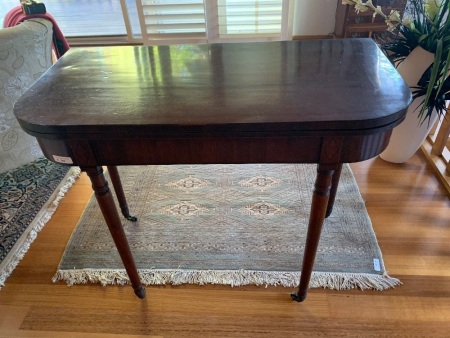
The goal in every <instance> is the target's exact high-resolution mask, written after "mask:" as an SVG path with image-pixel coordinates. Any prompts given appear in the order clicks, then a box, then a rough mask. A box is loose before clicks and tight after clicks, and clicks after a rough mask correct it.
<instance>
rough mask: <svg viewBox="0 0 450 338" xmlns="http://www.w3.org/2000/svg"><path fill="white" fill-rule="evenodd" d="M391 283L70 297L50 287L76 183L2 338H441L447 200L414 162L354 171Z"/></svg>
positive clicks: (7, 310)
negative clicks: (298, 298)
mask: <svg viewBox="0 0 450 338" xmlns="http://www.w3.org/2000/svg"><path fill="white" fill-rule="evenodd" d="M351 167H352V169H353V172H354V174H355V177H356V180H357V182H358V185H359V187H360V190H361V194H362V196H363V198H364V200H365V201H366V205H367V209H368V212H369V215H370V217H371V219H372V222H373V226H374V230H375V232H376V234H377V237H378V240H379V244H380V247H381V250H382V252H383V257H384V260H385V264H386V266H387V269H388V272H389V274H390V275H392V276H395V277H398V278H400V279H401V281H402V282H403V285H402V286H400V287H397V288H395V289H391V290H387V291H383V292H376V291H360V290H352V291H332V290H323V289H312V290H311V291H310V293H309V296H308V298H307V299H306V301H305V302H304V303H295V302H292V301H291V300H290V297H289V293H290V292H291V291H292V290H291V289H288V288H282V287H268V288H264V287H253V286H248V287H239V288H230V287H226V286H211V285H208V286H192V285H188V286H178V287H171V286H165V287H147V298H146V299H144V300H139V299H137V298H136V297H135V296H134V294H133V292H132V289H131V287H130V286H126V287H101V286H99V285H80V286H73V287H70V288H69V287H67V286H66V285H65V284H63V283H62V282H61V283H56V284H53V283H52V282H51V278H52V276H53V274H54V272H55V270H56V267H57V265H58V263H59V260H60V258H61V255H62V253H63V251H64V247H65V245H66V243H67V241H68V239H69V237H70V235H71V232H72V229H73V228H74V227H75V225H76V223H77V221H78V218H79V216H80V214H81V212H82V211H83V209H84V206H85V204H86V202H87V200H88V199H89V197H90V196H91V188H90V183H89V180H88V179H87V177H86V176H84V175H83V176H82V177H81V178H79V179H78V181H77V183H76V184H75V185H74V186H73V187H72V189H71V190H70V191H69V193H68V194H67V195H66V197H65V198H64V200H63V201H62V202H61V204H60V206H59V208H58V210H57V212H56V213H55V214H54V216H53V218H52V219H51V221H50V222H49V223H48V224H47V225H46V227H45V228H44V229H43V230H42V231H41V233H40V234H39V236H38V238H37V239H36V240H35V242H34V243H33V244H32V246H31V248H30V250H29V252H28V253H27V255H26V256H25V258H24V259H23V260H22V262H21V263H20V265H19V266H18V267H17V268H16V270H15V271H14V272H13V274H12V275H11V276H10V278H9V279H8V280H7V283H6V286H5V287H4V288H3V289H2V290H1V291H0V337H69V336H70V337H85V336H89V337H116V336H124V335H126V336H128V337H133V336H136V337H138V336H142V337H143V336H146V337H148V336H150V337H224V336H231V337H294V336H295V337H317V336H333V337H334V336H363V337H374V336H386V337H393V336H395V337H448V336H449V332H450V331H449V328H450V326H449V322H450V200H449V197H448V196H447V195H446V193H445V191H444V190H443V189H442V188H441V187H440V185H439V183H438V181H437V179H436V178H435V177H434V176H433V172H432V169H431V168H430V167H429V165H428V164H426V163H425V160H424V158H423V155H422V154H421V153H418V154H416V155H415V156H414V157H413V158H412V159H411V160H410V161H409V162H408V163H406V164H403V165H394V164H389V163H386V162H384V161H383V160H381V159H379V158H376V159H373V160H369V161H366V162H362V163H358V164H352V165H351Z"/></svg>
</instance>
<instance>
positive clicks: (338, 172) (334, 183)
mask: <svg viewBox="0 0 450 338" xmlns="http://www.w3.org/2000/svg"><path fill="white" fill-rule="evenodd" d="M341 171H342V163H340V164H339V165H338V167H337V169H336V170H335V171H334V174H333V178H332V180H331V190H330V198H329V199H328V207H327V213H326V214H325V218H327V217H328V216H330V215H331V213H332V211H333V206H334V200H335V198H336V192H337V189H338V186H339V179H340V178H341Z"/></svg>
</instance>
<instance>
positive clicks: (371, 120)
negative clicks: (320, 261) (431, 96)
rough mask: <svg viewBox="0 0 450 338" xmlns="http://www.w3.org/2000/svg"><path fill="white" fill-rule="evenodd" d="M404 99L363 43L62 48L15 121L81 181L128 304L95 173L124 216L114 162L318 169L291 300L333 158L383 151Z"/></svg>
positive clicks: (108, 208) (405, 92)
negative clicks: (85, 180)
mask: <svg viewBox="0 0 450 338" xmlns="http://www.w3.org/2000/svg"><path fill="white" fill-rule="evenodd" d="M410 101H411V92H410V90H409V88H408V86H407V85H406V84H405V83H404V82H403V80H402V78H401V77H400V76H399V75H398V73H397V72H396V70H395V69H394V68H393V66H392V65H391V64H390V63H389V61H388V60H387V59H386V58H385V56H384V55H383V53H382V52H381V51H380V50H379V48H378V47H377V46H376V44H375V43H374V42H373V41H372V40H370V39H341V40H306V41H285V42H264V43H261V42H260V43H240V44H239V43H230V44H205V45H172V46H137V47H132V46H127V47H99V48H93V47H90V48H72V49H71V50H70V51H69V52H68V53H67V54H66V55H64V57H62V58H61V59H60V60H58V62H57V63H56V64H55V65H54V66H53V67H51V68H50V70H48V71H47V72H46V73H45V74H44V75H43V76H42V77H41V78H40V79H39V80H37V81H36V82H35V83H34V84H33V85H32V86H31V88H29V89H28V90H27V91H26V93H25V94H24V95H23V96H22V97H21V98H20V99H19V100H18V102H17V103H16V105H15V108H14V112H15V114H16V117H17V119H18V120H19V122H20V124H21V126H22V128H23V129H24V130H25V131H26V132H27V133H29V134H31V135H33V136H35V137H36V138H37V139H38V141H39V144H40V146H41V148H42V150H43V152H44V154H45V156H46V157H47V158H48V159H49V160H51V161H54V162H57V163H63V164H67V165H71V166H80V168H81V170H83V171H85V172H86V173H87V174H88V175H89V177H90V179H91V181H92V187H93V190H94V191H95V195H96V198H97V200H98V203H99V205H100V208H101V210H102V213H103V216H104V218H105V221H106V224H107V226H108V228H109V230H110V232H111V235H112V237H113V239H114V241H115V244H116V246H117V249H118V251H119V253H120V256H121V258H122V261H123V264H124V266H125V269H126V271H127V273H128V276H129V278H130V281H131V284H132V286H133V289H134V291H135V293H136V295H137V296H138V297H140V298H143V297H145V289H144V288H143V286H142V284H141V281H140V279H139V276H138V273H137V270H136V266H135V263H134V260H133V257H132V253H131V251H130V249H129V246H128V242H127V239H126V237H125V233H124V231H123V228H122V221H121V218H120V216H119V214H118V211H117V209H116V207H115V205H114V201H113V196H112V193H111V191H110V189H109V188H108V183H107V181H106V180H105V178H104V176H103V171H102V166H108V168H109V170H110V171H111V174H112V175H111V177H112V181H113V185H114V188H115V190H116V191H117V192H118V199H119V200H120V206H121V208H122V212H123V214H124V215H125V216H126V217H128V218H130V219H133V218H132V217H131V216H130V215H129V214H128V209H127V205H126V200H125V196H124V194H123V191H122V187H121V184H120V178H119V176H118V174H117V170H116V167H115V166H117V165H150V164H166V165H167V164H208V163H210V164H219V163H224V164H229V163H236V164H239V163H317V164H318V168H317V177H316V182H315V187H314V191H313V193H312V206H311V213H310V220H309V226H308V234H307V240H306V247H305V254H304V259H303V264H302V266H301V278H300V285H299V289H298V292H296V293H293V294H292V295H291V296H292V298H293V299H294V300H297V301H303V300H304V299H305V297H306V294H307V290H308V285H309V280H310V276H311V272H312V269H313V265H314V259H315V254H316V250H317V245H318V242H319V238H320V233H321V229H322V224H323V221H324V218H325V217H326V216H327V215H329V214H330V213H331V210H332V205H333V201H334V196H335V194H336V189H337V185H338V181H339V173H340V168H341V166H342V163H347V162H357V161H363V160H366V159H369V158H371V157H374V156H376V155H378V154H379V153H380V152H381V151H383V150H384V148H385V147H386V145H387V143H388V141H389V138H390V135H391V130H392V128H394V127H395V126H396V125H398V124H399V123H400V122H401V121H402V120H403V119H404V116H405V113H406V108H407V107H408V105H409V104H410ZM299 269H300V262H299Z"/></svg>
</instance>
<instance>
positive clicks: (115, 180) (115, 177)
mask: <svg viewBox="0 0 450 338" xmlns="http://www.w3.org/2000/svg"><path fill="white" fill-rule="evenodd" d="M108 172H109V177H111V182H112V184H113V187H114V192H115V193H116V196H117V200H118V201H119V206H120V210H121V211H122V215H123V216H124V217H125V218H126V219H127V220H129V221H132V222H136V221H137V218H136V217H134V216H131V215H130V210H129V209H128V203H127V199H126V197H125V193H124V192H123V187H122V182H121V181H120V176H119V172H118V171H117V167H116V166H115V165H109V166H108Z"/></svg>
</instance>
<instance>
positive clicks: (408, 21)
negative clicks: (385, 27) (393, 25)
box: [402, 16, 413, 28]
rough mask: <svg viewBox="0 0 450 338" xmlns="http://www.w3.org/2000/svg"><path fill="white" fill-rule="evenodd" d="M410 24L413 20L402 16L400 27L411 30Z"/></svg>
mask: <svg viewBox="0 0 450 338" xmlns="http://www.w3.org/2000/svg"><path fill="white" fill-rule="evenodd" d="M412 22H413V19H412V18H411V17H410V16H404V17H403V20H402V25H403V26H405V27H409V28H411V24H412Z"/></svg>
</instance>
